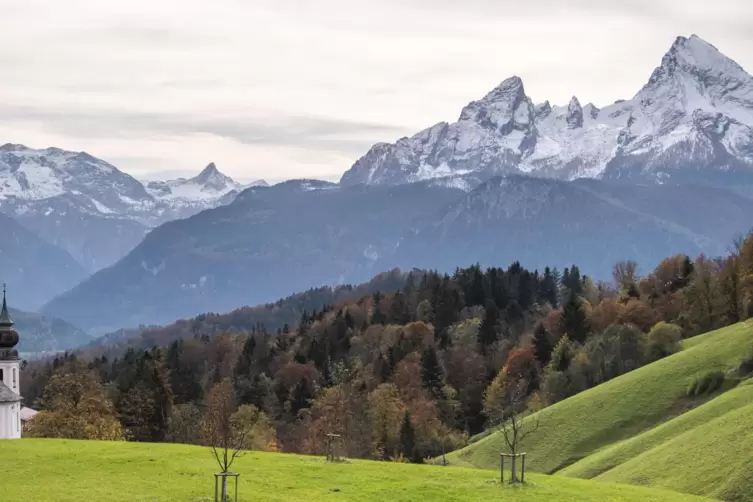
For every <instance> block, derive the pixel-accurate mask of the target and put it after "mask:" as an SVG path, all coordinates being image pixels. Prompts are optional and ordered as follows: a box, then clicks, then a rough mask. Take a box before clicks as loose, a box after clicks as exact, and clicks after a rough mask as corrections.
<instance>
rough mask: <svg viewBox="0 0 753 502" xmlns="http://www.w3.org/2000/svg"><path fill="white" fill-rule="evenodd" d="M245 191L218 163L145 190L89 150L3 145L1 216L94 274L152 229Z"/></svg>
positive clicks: (136, 181)
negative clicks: (187, 177)
mask: <svg viewBox="0 0 753 502" xmlns="http://www.w3.org/2000/svg"><path fill="white" fill-rule="evenodd" d="M243 188H245V187H244V186H242V185H241V184H240V183H237V182H235V181H234V180H232V179H231V178H229V177H227V176H225V175H223V174H222V173H220V172H219V171H218V170H217V167H216V166H215V165H214V164H213V163H212V164H209V165H208V166H207V167H206V168H205V169H204V170H203V171H202V172H201V173H200V174H199V175H198V176H196V177H194V178H191V179H177V180H172V181H161V182H155V181H153V182H149V183H148V184H146V185H145V184H143V183H141V182H140V181H138V180H136V179H135V178H133V177H132V176H130V175H128V174H126V173H124V172H122V171H120V170H119V169H117V168H116V167H115V166H113V165H111V164H109V163H107V162H105V161H103V160H101V159H98V158H95V157H93V156H91V155H89V154H87V153H84V152H70V151H65V150H61V149H59V148H46V149H43V150H37V149H32V148H28V147H26V146H23V145H14V144H6V145H3V146H0V211H1V212H3V213H5V214H7V215H9V216H12V217H13V218H15V219H16V220H17V221H18V222H20V223H21V224H23V225H24V226H26V227H27V228H29V229H30V230H32V231H33V232H35V233H36V234H37V235H39V236H40V237H41V238H43V239H45V240H46V241H48V242H50V243H52V244H54V245H56V246H58V247H60V248H62V249H63V250H65V251H67V252H68V253H69V254H70V255H71V256H72V257H73V259H74V260H76V261H77V262H78V263H79V265H81V266H82V267H83V268H84V269H85V270H87V271H89V272H95V271H97V270H99V269H101V268H105V267H107V266H110V265H112V264H113V263H115V262H116V261H117V260H118V259H120V258H121V257H123V256H124V255H125V254H126V253H128V252H129V251H130V250H131V249H133V248H134V247H135V246H136V244H138V243H139V242H140V241H141V240H142V239H143V238H144V236H145V235H146V234H147V233H148V232H149V230H150V229H151V228H154V227H156V226H158V225H160V224H162V223H164V222H167V221H171V220H174V219H178V218H185V217H187V216H191V215H193V214H196V213H197V212H199V211H201V210H204V209H207V208H212V207H216V206H218V205H220V204H224V203H227V202H228V201H230V200H232V198H233V197H234V196H235V195H237V194H238V193H239V192H240V191H241V190H242V189H243Z"/></svg>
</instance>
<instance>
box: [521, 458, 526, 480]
mask: <svg viewBox="0 0 753 502" xmlns="http://www.w3.org/2000/svg"><path fill="white" fill-rule="evenodd" d="M522 455H523V458H522V460H521V461H522V462H523V465H522V466H521V468H520V482H521V483H523V484H525V482H526V454H525V453H523V454H522Z"/></svg>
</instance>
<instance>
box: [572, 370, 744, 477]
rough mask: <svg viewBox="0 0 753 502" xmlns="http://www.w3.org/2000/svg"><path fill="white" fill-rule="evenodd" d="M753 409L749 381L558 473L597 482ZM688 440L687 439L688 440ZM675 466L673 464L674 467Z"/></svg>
mask: <svg viewBox="0 0 753 502" xmlns="http://www.w3.org/2000/svg"><path fill="white" fill-rule="evenodd" d="M751 405H753V380H747V381H746V382H744V383H743V384H742V385H740V386H739V387H737V388H736V389H733V390H731V391H729V392H726V393H724V394H722V395H721V396H718V397H717V398H715V399H712V400H711V401H709V402H708V403H705V404H703V405H702V406H699V407H698V408H695V409H693V410H690V411H688V412H687V413H683V414H682V415H680V416H679V417H677V418H674V419H672V420H670V421H668V422H665V423H663V424H661V425H658V426H657V427H654V428H653V429H650V430H648V431H646V432H644V433H642V434H638V435H637V436H634V437H632V438H630V439H628V440H626V441H621V442H619V443H616V444H614V445H611V446H608V447H606V448H604V449H602V450H599V451H597V452H596V453H594V454H593V455H589V456H588V457H586V458H584V459H583V460H581V461H579V462H576V463H575V464H573V465H571V466H569V467H566V468H565V469H563V470H561V471H559V472H558V474H562V475H565V476H572V477H578V478H594V477H596V476H599V475H601V474H603V473H606V472H607V471H609V470H610V469H614V468H615V467H617V466H619V465H621V464H624V463H626V462H629V461H630V460H632V459H634V458H636V457H638V456H640V455H642V454H644V453H646V452H649V451H651V450H652V449H654V448H657V447H659V446H662V445H664V444H666V443H668V442H671V441H674V440H676V439H677V438H678V437H680V436H685V435H686V434H689V433H690V434H691V435H693V434H698V433H699V431H703V430H704V428H705V427H706V426H708V425H709V424H710V423H715V422H717V421H718V420H720V419H722V418H724V417H726V416H727V415H729V414H730V413H733V412H737V411H738V410H740V409H742V408H745V409H747V408H749V407H750V406H751ZM749 425H750V426H751V427H753V413H751V414H750V420H749ZM687 439H688V437H687V436H686V437H685V440H687ZM708 453H709V452H707V454H708ZM730 460H732V459H730ZM704 462H705V461H704ZM675 463H676V462H673V464H675ZM728 464H730V465H731V464H732V462H728ZM607 477H609V475H608V476H607Z"/></svg>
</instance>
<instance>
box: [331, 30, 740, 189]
mask: <svg viewBox="0 0 753 502" xmlns="http://www.w3.org/2000/svg"><path fill="white" fill-rule="evenodd" d="M512 173H525V174H528V175H535V176H544V177H554V178H560V179H575V178H581V177H588V178H608V179H627V178H629V179H640V180H642V181H655V182H663V181H665V180H667V179H669V178H676V179H678V180H681V179H684V180H688V181H690V180H692V181H694V182H698V181H700V182H704V181H709V182H711V181H712V180H713V183H719V182H722V183H740V182H742V181H745V182H746V183H753V77H751V76H750V75H749V74H748V73H746V72H745V70H743V69H742V68H741V67H740V66H739V65H738V64H737V63H735V62H734V61H732V60H731V59H729V58H727V57H726V56H724V55H723V54H722V53H721V52H719V51H718V50H717V49H716V48H715V47H714V46H713V45H711V44H709V43H708V42H706V41H704V40H702V39H701V38H700V37H698V36H696V35H693V36H691V37H689V38H686V37H679V38H677V40H675V42H674V43H673V44H672V46H671V48H670V49H669V51H668V52H667V53H666V55H665V56H664V57H663V58H662V60H661V64H660V65H659V66H658V67H657V68H656V70H654V72H653V74H652V75H651V77H650V79H649V80H648V83H647V84H646V85H645V86H644V87H643V88H642V89H641V90H640V91H639V92H638V93H637V94H636V95H635V97H634V98H633V99H630V100H618V101H616V102H615V103H614V104H613V105H610V106H607V107H605V108H603V109H599V108H597V107H595V106H594V105H593V104H590V103H589V104H587V105H586V106H585V107H584V106H581V104H580V101H579V100H578V99H577V98H576V97H573V98H572V99H571V100H570V102H569V103H568V104H567V105H566V106H552V105H550V103H549V102H548V101H545V102H543V103H542V104H539V105H536V106H534V105H533V104H532V101H531V99H530V98H529V97H528V96H527V95H526V94H525V90H524V86H523V82H522V80H521V79H520V78H519V77H511V78H509V79H507V80H505V81H503V82H502V83H501V84H500V85H499V86H497V87H496V88H494V89H493V90H492V91H491V92H489V93H488V94H487V95H486V96H484V97H483V98H482V99H480V100H478V101H473V102H471V103H470V104H468V105H467V106H466V107H465V108H463V111H462V113H461V114H460V118H459V120H458V121H457V122H455V123H452V124H447V123H444V122H440V123H439V124H437V125H435V126H433V127H431V128H429V129H426V130H424V131H421V132H419V133H418V134H416V135H415V136H413V137H411V138H403V139H401V140H399V141H398V142H396V143H394V144H386V143H381V144H378V145H375V146H374V147H373V148H372V149H371V150H370V151H369V152H368V153H367V154H366V155H365V156H364V157H362V158H361V159H359V160H358V161H357V162H356V163H355V164H354V165H353V167H352V168H351V169H350V170H349V171H348V172H346V173H345V174H344V175H343V178H342V180H341V181H342V183H343V184H346V185H347V184H358V183H367V184H400V183H411V182H415V181H421V180H427V179H436V178H441V177H451V178H453V179H454V178H456V177H458V176H463V177H468V176H470V177H471V178H472V179H477V180H483V179H488V178H490V177H492V176H495V175H499V174H512ZM469 186H470V188H472V185H469Z"/></svg>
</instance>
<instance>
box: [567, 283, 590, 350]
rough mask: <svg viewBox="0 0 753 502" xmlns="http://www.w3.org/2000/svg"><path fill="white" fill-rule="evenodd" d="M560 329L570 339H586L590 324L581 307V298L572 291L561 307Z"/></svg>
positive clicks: (581, 341) (580, 341) (579, 340)
mask: <svg viewBox="0 0 753 502" xmlns="http://www.w3.org/2000/svg"><path fill="white" fill-rule="evenodd" d="M560 328H561V330H562V332H563V333H566V334H567V335H568V336H569V337H570V340H572V341H574V342H578V343H583V342H585V341H586V337H587V336H588V333H589V332H590V331H591V325H590V323H589V321H588V317H586V312H585V310H584V309H583V299H582V298H581V297H579V296H578V295H577V294H575V293H574V292H572V291H571V292H570V294H569V295H568V296H567V300H566V301H565V304H564V305H563V308H562V321H561V326H560Z"/></svg>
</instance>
